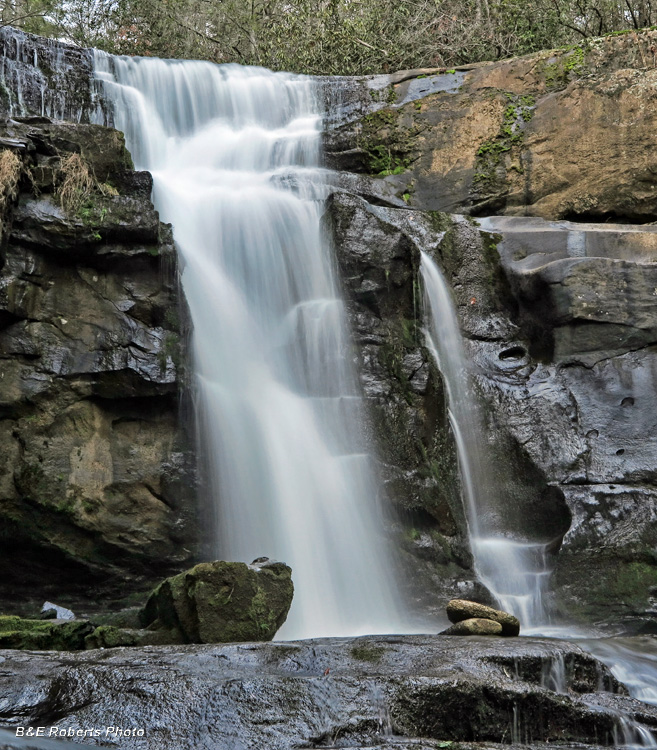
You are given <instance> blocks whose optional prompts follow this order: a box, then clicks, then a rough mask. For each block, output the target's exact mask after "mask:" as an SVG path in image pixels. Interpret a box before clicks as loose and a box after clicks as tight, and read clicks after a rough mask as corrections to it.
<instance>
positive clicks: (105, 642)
mask: <svg viewBox="0 0 657 750" xmlns="http://www.w3.org/2000/svg"><path fill="white" fill-rule="evenodd" d="M136 645H137V636H136V634H135V633H132V632H130V631H129V630H123V629H121V628H115V627H113V626H112V625H100V626H99V627H97V628H96V629H95V630H94V631H93V633H91V634H90V635H88V636H87V637H86V638H85V648H87V649H92V648H119V647H121V646H136Z"/></svg>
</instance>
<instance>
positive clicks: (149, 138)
mask: <svg viewBox="0 0 657 750" xmlns="http://www.w3.org/2000/svg"><path fill="white" fill-rule="evenodd" d="M95 66H96V76H97V78H98V79H99V81H100V82H101V83H100V85H101V86H102V88H103V94H104V97H105V99H106V100H108V101H109V102H110V104H111V107H112V110H113V119H114V123H115V125H116V127H117V128H119V129H120V130H122V131H123V132H124V133H125V136H126V142H127V145H128V148H129V149H130V151H131V153H132V155H133V158H134V161H135V165H136V168H137V169H147V170H149V171H150V172H151V173H152V175H153V180H154V191H153V200H154V203H155V206H156V208H157V209H158V210H159V212H160V215H161V218H162V220H163V221H166V222H171V223H172V225H173V228H174V235H175V240H176V244H177V246H178V249H179V253H180V256H181V266H182V269H183V271H182V286H183V289H184V293H185V297H186V299H187V303H188V305H189V308H190V313H191V318H192V326H193V337H192V338H193V341H192V346H193V362H194V370H195V377H196V386H197V388H196V401H197V417H198V423H199V424H200V425H201V430H200V438H199V445H200V446H201V450H202V451H203V452H204V453H205V454H206V455H207V457H208V458H207V464H208V466H209V472H208V473H209V484H210V490H211V493H212V496H213V498H214V500H215V502H216V503H217V521H216V538H217V548H216V554H217V556H219V557H221V558H222V559H228V560H241V561H245V562H251V560H253V559H254V558H257V557H260V556H268V557H271V558H276V559H279V560H283V561H285V562H287V563H288V564H289V565H290V566H291V568H292V577H293V580H294V585H295V595H294V601H293V604H292V609H291V611H290V614H289V616H288V620H287V622H286V623H285V625H284V626H283V628H282V630H281V631H280V632H279V634H278V636H277V637H278V638H284V639H294V638H307V637H317V636H343V635H356V634H362V633H383V632H403V631H408V629H409V628H408V625H407V624H406V623H404V622H403V620H402V617H401V615H400V604H399V594H398V591H397V588H396V585H395V577H394V573H393V570H392V565H391V562H390V556H389V555H388V552H387V548H386V542H385V540H384V537H383V534H382V524H381V519H380V517H379V507H378V502H379V499H378V492H379V489H378V487H377V483H376V481H375V477H374V475H373V472H372V461H371V458H370V456H369V455H368V454H367V452H366V451H365V449H364V447H363V445H364V440H363V439H362V436H361V433H362V425H363V417H364V415H363V403H362V399H361V398H360V395H359V390H358V386H357V381H356V378H355V373H354V371H353V365H352V362H351V359H352V358H351V352H350V340H349V332H348V328H347V323H346V318H345V309H344V304H343V301H342V299H341V297H340V294H339V289H338V285H337V282H336V278H335V273H334V268H333V263H334V261H333V258H332V254H331V245H330V242H329V241H328V240H327V237H326V232H325V231H324V229H323V228H322V214H323V211H324V203H323V198H324V194H325V190H326V188H325V184H326V181H325V179H324V172H323V170H322V169H321V168H320V156H321V154H320V146H321V120H322V114H321V106H320V104H319V97H318V91H317V84H316V83H315V82H313V80H312V79H309V78H305V77H301V76H294V75H289V74H282V73H272V72H270V71H268V70H264V69H258V68H244V67H241V66H237V65H222V66H218V65H213V64H211V63H206V62H197V61H191V62H190V61H184V62H183V61H165V60H158V59H146V58H141V59H140V58H123V57H111V56H108V55H105V54H103V53H96V60H95Z"/></svg>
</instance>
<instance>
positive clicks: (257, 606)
mask: <svg viewBox="0 0 657 750" xmlns="http://www.w3.org/2000/svg"><path fill="white" fill-rule="evenodd" d="M248 617H249V619H250V620H251V622H253V624H254V625H255V626H256V628H257V629H258V630H259V631H260V632H261V633H262V635H263V637H267V636H268V635H269V634H271V635H273V634H274V633H275V632H276V615H275V614H274V612H273V611H272V609H271V608H270V606H269V604H268V603H267V595H266V594H265V592H264V590H263V589H261V588H259V589H258V590H257V591H256V593H255V596H254V597H253V599H252V600H251V606H250V607H249V611H248ZM270 637H271V636H270Z"/></svg>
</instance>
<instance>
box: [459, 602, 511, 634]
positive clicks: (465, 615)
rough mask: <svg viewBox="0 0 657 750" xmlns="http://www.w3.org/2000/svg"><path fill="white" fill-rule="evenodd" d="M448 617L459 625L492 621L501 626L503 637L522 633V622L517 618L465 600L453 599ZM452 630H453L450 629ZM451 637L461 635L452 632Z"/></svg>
mask: <svg viewBox="0 0 657 750" xmlns="http://www.w3.org/2000/svg"><path fill="white" fill-rule="evenodd" d="M447 617H449V621H450V622H454V623H457V624H461V623H465V622H468V623H474V622H481V621H482V619H483V620H490V621H492V622H496V623H499V624H500V626H501V631H500V632H501V635H518V633H520V621H519V620H518V618H517V617H514V616H513V615H510V614H509V613H508V612H502V610H499V609H493V608H492V607H487V606H486V605H485V604H479V603H478V602H469V601H467V600H465V599H452V601H450V602H448V603H447ZM473 618H474V619H473ZM451 630H452V628H450V631H451ZM449 635H461V633H455V632H451V633H449ZM482 635H483V634H482Z"/></svg>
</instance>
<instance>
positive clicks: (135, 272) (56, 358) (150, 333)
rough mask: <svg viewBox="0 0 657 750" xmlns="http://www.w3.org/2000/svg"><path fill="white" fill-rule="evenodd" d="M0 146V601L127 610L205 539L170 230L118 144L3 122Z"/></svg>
mask: <svg viewBox="0 0 657 750" xmlns="http://www.w3.org/2000/svg"><path fill="white" fill-rule="evenodd" d="M0 146H2V147H3V148H4V151H3V154H4V155H5V156H3V159H6V160H7V163H11V164H14V165H18V166H17V169H18V172H17V173H16V177H17V180H18V182H17V184H16V185H15V186H13V184H12V183H11V181H9V182H7V181H6V180H5V181H4V182H3V190H4V195H3V212H2V249H1V258H2V262H1V268H0V382H1V383H2V389H1V391H0V524H1V525H0V528H1V529H2V532H1V533H2V544H0V564H1V565H2V568H3V570H4V571H5V573H4V575H3V576H2V580H1V581H0V596H1V597H2V598H4V599H6V600H7V601H8V602H12V601H14V603H16V601H17V600H21V599H26V598H29V597H32V596H34V597H41V601H42V600H43V597H45V596H47V595H48V593H49V592H51V593H52V596H53V598H55V600H56V601H60V600H61V596H62V595H65V596H70V595H73V594H74V593H77V594H79V595H84V596H85V597H88V598H91V599H92V600H93V599H96V598H97V597H98V596H99V595H105V594H108V593H109V592H112V591H113V592H114V594H117V595H118V594H122V595H125V594H126V593H127V592H126V590H125V588H124V586H125V584H126V582H130V584H131V585H133V584H138V585H142V586H143V585H146V586H147V585H148V583H149V582H151V581H152V580H153V579H154V578H156V577H161V575H162V574H163V573H166V572H169V571H175V570H177V569H180V568H181V567H184V563H185V562H186V561H189V560H190V558H191V557H192V556H193V554H194V549H195V544H196V538H197V530H196V526H195V500H194V471H193V457H192V453H191V443H190V441H189V439H188V437H187V436H186V435H185V432H184V430H183V427H182V423H181V417H180V414H181V410H180V394H181V385H182V379H181V376H182V373H183V369H182V362H183V357H182V350H181V320H182V319H183V317H184V310H181V307H180V304H179V295H178V290H177V277H176V259H175V253H174V248H173V240H172V237H171V229H170V227H168V226H165V225H162V224H161V223H160V222H159V219H158V215H157V213H156V212H155V210H154V209H153V206H152V204H151V202H150V190H151V178H150V175H149V174H147V173H137V172H134V171H133V170H132V164H131V160H130V156H129V154H128V153H127V152H126V150H125V146H124V142H123V137H122V135H121V134H120V133H118V132H116V131H114V130H111V129H108V128H104V127H100V126H95V125H71V124H66V123H60V122H51V121H49V120H47V119H45V118H28V119H26V120H23V121H17V120H10V119H6V118H5V119H4V120H2V121H1V122H0ZM71 154H76V155H78V156H79V157H80V161H79V162H74V163H79V164H83V165H86V166H87V167H88V169H89V170H90V173H91V175H92V187H91V188H90V189H89V190H88V192H87V193H86V194H84V195H83V196H82V198H80V199H79V200H77V199H76V200H74V201H73V204H72V205H68V206H67V207H62V193H61V191H62V181H63V179H64V176H63V173H62V165H63V164H64V163H67V162H66V160H67V157H69V156H70V155H71ZM12 160H13V161H12ZM74 197H75V196H74ZM78 197H79V196H78ZM139 582H141V584H140V583H139ZM55 592H56V593H55ZM57 594H58V595H59V598H57ZM39 603H40V602H39Z"/></svg>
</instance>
